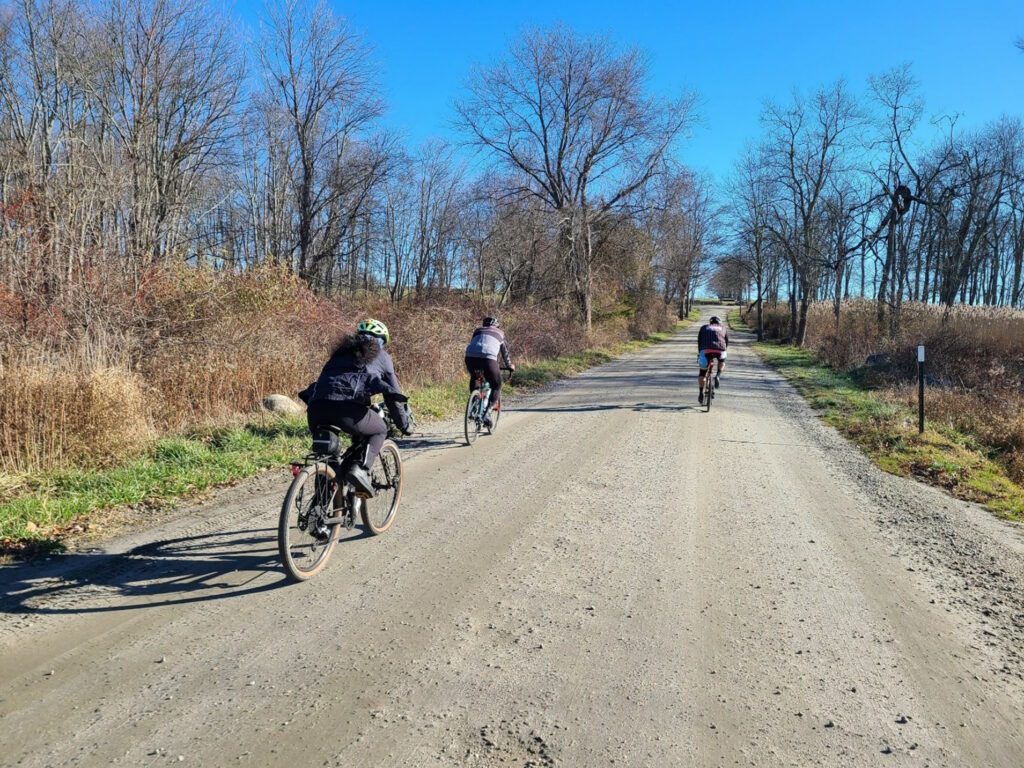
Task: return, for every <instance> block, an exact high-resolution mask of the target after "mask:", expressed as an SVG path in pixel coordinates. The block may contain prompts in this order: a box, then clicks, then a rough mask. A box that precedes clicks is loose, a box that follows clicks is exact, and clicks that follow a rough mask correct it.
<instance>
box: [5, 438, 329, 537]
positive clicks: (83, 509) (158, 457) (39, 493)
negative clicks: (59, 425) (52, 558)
mask: <svg viewBox="0 0 1024 768" xmlns="http://www.w3.org/2000/svg"><path fill="white" fill-rule="evenodd" d="M308 441H309V431H308V430H307V428H306V421H305V418H293V419H287V420H278V421H272V422H269V423H266V424H248V425H245V426H240V427H226V428H219V429H211V430H208V431H204V432H197V433H194V434H191V435H183V436H177V437H166V438H162V439H160V440H158V441H157V442H156V443H155V444H154V445H153V447H152V448H151V449H150V450H149V451H148V452H147V453H146V454H145V455H144V456H140V457H138V458H136V459H134V460H132V461H130V462H128V463H126V464H123V465H120V466H117V467H112V468H108V469H87V468H78V469H63V470H54V471H50V472H42V473H38V474H35V475H26V476H23V477H22V478H21V482H20V484H19V486H18V487H17V489H16V490H14V491H13V493H10V494H8V495H6V496H5V497H0V544H2V545H3V548H4V549H14V548H21V547H26V546H27V547H29V548H32V547H33V546H39V545H43V546H44V548H45V542H46V541H47V540H52V539H59V538H61V537H62V536H65V535H67V534H68V533H73V532H78V529H82V528H87V527H88V526H89V525H90V524H91V523H90V520H89V519H90V517H92V516H94V515H95V513H97V512H100V511H102V510H108V509H111V508H115V507H120V506H127V505H148V506H151V507H160V506H164V505H166V504H169V503H173V501H174V500H175V499H178V498H181V497H188V496H191V495H194V494H196V493H198V492H201V491H203V490H206V489H208V488H210V487H212V486H215V485H221V484H224V483H228V482H231V481H234V480H238V479H240V478H244V477H249V476H251V475H254V474H256V473H257V472H260V471H261V470H264V469H267V468H269V467H275V466H282V465H283V464H286V463H287V462H288V461H289V460H290V459H292V458H294V457H295V456H296V455H300V454H301V453H302V452H303V451H304V449H305V447H306V444H307V442H308Z"/></svg>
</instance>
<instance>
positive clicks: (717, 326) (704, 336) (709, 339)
mask: <svg viewBox="0 0 1024 768" xmlns="http://www.w3.org/2000/svg"><path fill="white" fill-rule="evenodd" d="M728 348H729V332H728V331H727V330H725V328H723V327H722V321H721V320H719V319H718V318H717V317H712V318H711V321H710V322H709V323H708V324H707V325H704V326H701V329H700V331H698V332H697V352H698V354H697V364H698V365H699V366H700V373H699V374H697V390H698V391H697V402H698V403H703V402H704V380H705V378H706V376H707V374H709V373H710V370H709V369H710V368H711V365H712V364H713V363H714V362H715V360H718V372H717V373H715V389H718V384H719V381H718V379H719V377H720V376H721V375H722V369H723V368H725V356H726V350H727V349H728Z"/></svg>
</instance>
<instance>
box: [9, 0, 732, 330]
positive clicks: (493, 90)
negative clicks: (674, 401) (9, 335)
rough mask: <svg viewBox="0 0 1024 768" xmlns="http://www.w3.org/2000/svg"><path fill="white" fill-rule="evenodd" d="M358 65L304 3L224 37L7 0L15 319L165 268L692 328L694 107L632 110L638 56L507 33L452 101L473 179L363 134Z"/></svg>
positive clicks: (449, 151) (372, 130) (701, 207)
mask: <svg viewBox="0 0 1024 768" xmlns="http://www.w3.org/2000/svg"><path fill="white" fill-rule="evenodd" d="M377 68H378V64H377V62H376V60H375V59H374V57H373V56H372V54H371V51H370V49H369V46H368V45H367V43H366V41H365V40H364V39H363V37H362V36H361V35H360V34H359V33H358V32H357V31H356V30H354V29H352V27H351V26H350V25H349V24H348V23H347V22H346V21H345V20H344V19H343V18H341V17H339V16H337V15H335V14H334V13H333V12H332V11H331V10H330V9H329V8H328V7H327V6H326V5H325V4H323V3H321V4H319V5H316V6H312V5H307V4H304V3H301V2H297V1H296V0H282V2H280V3H278V4H277V5H272V6H271V7H270V9H269V10H268V11H267V12H266V14H265V17H264V18H263V19H262V20H261V23H260V28H259V31H258V33H255V34H254V35H251V36H249V37H246V34H245V31H244V30H243V28H242V27H241V25H240V24H238V23H237V22H235V21H233V20H232V19H231V18H229V17H226V16H223V15H220V14H218V13H217V12H216V11H215V10H214V8H213V7H212V6H211V5H209V4H207V3H206V2H205V0H105V2H102V3H99V2H93V1H92V0H6V2H4V4H3V5H2V6H0V281H2V283H3V285H4V286H6V289H7V291H8V292H9V293H11V294H13V295H15V296H17V297H18V298H19V300H20V301H21V302H22V308H23V309H24V311H25V312H28V311H29V310H30V309H31V306H30V305H33V304H38V303H40V302H42V303H46V302H59V301H66V300H67V299H68V297H69V296H71V295H73V294H74V295H79V296H81V295H82V290H81V287H82V286H83V285H95V284H97V283H100V284H102V285H104V286H106V285H109V284H110V283H111V282H112V281H115V282H119V283H120V284H122V285H125V286H135V287H138V286H139V285H141V284H143V283H144V282H145V281H146V279H147V276H148V275H149V274H151V273H152V270H154V269H156V268H160V267H162V266H164V265H166V264H169V263H186V264H193V265H197V266H203V267H206V268H213V269H217V270H224V271H225V272H241V271H244V270H249V269H254V268H260V267H263V266H266V265H273V266H276V267H278V268H282V269H288V270H291V271H292V272H294V274H295V275H297V276H298V277H300V278H301V279H302V280H304V281H305V282H306V283H307V284H308V285H310V286H311V287H312V288H313V289H315V290H316V291H318V292H321V293H324V294H328V295H336V296H340V295H351V294H354V293H357V292H361V291H362V292H375V293H380V294H386V295H387V296H388V297H389V298H390V300H392V301H395V302H398V301H402V300H404V299H406V298H408V297H410V296H414V297H423V296H429V295H432V294H436V293H445V292H450V291H469V292H479V293H481V294H485V295H487V296H489V297H494V298H495V299H496V300H497V301H498V302H509V301H532V302H549V303H552V304H553V305H554V306H557V307H560V308H562V309H563V310H564V311H565V312H567V313H571V314H573V315H575V317H577V318H578V319H579V321H580V322H581V323H582V324H583V325H585V326H586V327H589V326H590V324H591V322H592V318H593V313H594V300H595V295H596V293H597V292H600V291H601V290H603V289H604V288H605V287H608V286H611V287H612V288H614V290H615V291H616V292H618V293H619V294H621V295H624V296H625V297H626V299H627V300H631V301H635V302H640V301H641V300H645V299H646V298H650V297H652V296H653V297H656V298H658V299H659V300H661V301H663V302H665V303H666V304H668V305H669V306H672V307H675V308H677V309H678V311H679V312H680V313H681V314H685V313H686V312H687V311H688V310H689V305H690V302H691V301H692V299H693V297H694V294H695V291H696V290H697V287H698V286H699V285H700V284H701V283H702V282H703V281H704V280H705V278H706V276H707V271H708V269H709V265H710V259H711V257H712V256H713V254H714V253H715V249H716V247H717V243H718V238H719V234H718V232H719V227H718V224H717V222H718V221H719V218H720V215H721V212H720V211H719V210H718V208H717V207H716V206H715V205H714V203H713V194H712V190H711V187H710V184H709V182H708V181H707V180H706V179H705V178H703V177H701V176H700V175H698V174H695V173H693V172H692V171H690V170H689V169H687V168H686V167H684V166H683V165H681V164H680V163H679V162H678V161H677V160H676V155H677V149H678V147H679V144H680V142H681V141H682V140H684V139H685V137H686V135H687V132H688V130H689V128H690V126H691V123H692V121H693V118H694V102H693V97H692V95H690V94H682V95H680V96H679V97H678V98H675V99H667V98H662V97H660V96H656V95H653V94H652V93H651V92H650V89H649V79H650V78H649V67H648V64H647V61H646V59H645V57H644V55H643V54H642V52H640V51H638V50H637V49H634V48H629V47H620V46H618V45H616V44H614V43H612V42H611V41H609V40H607V39H604V38H598V37H585V36H580V35H578V34H576V33H574V32H572V31H571V30H569V29H566V28H563V27H558V28H553V29H548V30H537V31H528V32H526V33H524V34H523V35H522V36H521V37H520V38H519V39H518V40H517V41H516V42H515V43H513V45H512V46H511V48H510V49H509V51H508V52H507V54H506V55H505V56H504V57H503V58H501V59H500V60H499V61H498V62H496V63H492V64H488V65H481V66H479V67H477V68H475V69H474V70H473V71H472V72H470V73H469V74H468V77H467V84H466V87H465V89H464V91H463V93H462V94H461V96H460V97H459V98H458V100H457V103H456V105H455V108H454V110H453V116H454V119H455V121H456V122H457V124H458V126H459V129H460V131H461V136H462V137H463V140H464V142H465V144H466V145H468V146H470V147H472V148H474V149H475V150H477V154H476V155H475V159H474V161H472V162H470V163H467V161H466V160H465V159H464V158H465V156H466V153H465V152H464V151H461V149H462V148H461V147H459V146H457V145H454V144H452V143H450V142H447V141H444V140H442V139H434V140H430V141H427V142H425V143H423V144H422V145H420V146H416V147H410V146H407V145H406V143H405V142H404V141H403V140H402V137H401V136H400V135H398V134H396V133H394V132H393V131H389V130H388V129H387V128H385V126H384V122H383V120H382V116H383V115H384V113H385V110H386V105H385V103H384V101H383V99H382V97H381V88H380V85H379V83H378V80H377V74H378V72H377ZM76 291H77V292H78V293H77V294H76ZM86 298H88V296H87V297H86Z"/></svg>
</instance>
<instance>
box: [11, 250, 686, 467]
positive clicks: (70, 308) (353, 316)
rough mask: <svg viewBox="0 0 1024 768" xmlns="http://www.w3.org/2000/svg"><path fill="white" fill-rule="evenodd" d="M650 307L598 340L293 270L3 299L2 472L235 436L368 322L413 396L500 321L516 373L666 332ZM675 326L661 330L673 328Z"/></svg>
mask: <svg viewBox="0 0 1024 768" xmlns="http://www.w3.org/2000/svg"><path fill="white" fill-rule="evenodd" d="M658 304H659V305H660V315H659V306H656V305H655V304H653V303H651V304H650V306H648V305H646V304H645V305H644V306H643V307H640V308H637V313H639V314H637V313H634V312H633V311H632V310H630V308H629V307H627V308H626V310H627V314H628V316H627V314H622V315H621V316H618V315H617V316H615V317H613V318H611V319H610V320H609V321H608V322H606V323H603V324H597V325H595V328H594V330H593V332H592V333H591V335H590V336H589V337H588V336H587V334H585V333H584V332H583V330H582V328H581V327H580V325H579V324H578V323H577V322H575V321H574V320H571V319H565V318H563V317H561V316H559V315H558V314H557V312H555V311H552V310H550V309H548V308H545V307H540V306H512V307H501V308H498V309H496V308H495V306H494V303H493V302H487V301H485V300H483V299H481V298H480V297H476V296H468V295H464V294H457V293H453V294H450V295H447V296H443V297H437V296H434V297H431V298H424V299H423V300H422V301H407V302H405V303H403V304H401V305H399V306H395V305H393V304H391V303H389V302H388V301H387V299H386V297H384V296H383V295H374V294H366V295H362V296H360V297H358V298H350V297H344V298H341V299H337V298H327V297H322V296H317V295H315V294H313V293H312V292H310V291H309V290H308V289H307V288H306V286H305V285H304V284H303V283H302V282H301V281H299V280H298V279H296V278H295V277H294V276H293V275H292V274H290V273H289V272H287V271H285V270H281V269H275V268H266V269H256V270H251V271H248V272H246V273H244V274H238V275H232V274H225V273H223V272H217V271H214V270H212V269H202V268H199V269H196V268H191V267H178V268H172V269H165V270H153V271H150V272H147V273H145V274H143V275H141V276H140V278H139V279H138V281H137V283H136V284H134V285H129V284H127V283H126V282H125V281H123V280H121V279H119V278H117V277H116V276H115V275H106V274H100V273H93V274H90V275H86V276H83V278H82V282H81V284H75V285H70V286H68V287H67V288H66V290H65V292H64V293H63V294H62V295H61V296H58V297H51V298H49V299H47V300H45V301H44V300H43V299H42V298H39V297H35V298H34V299H33V300H32V301H29V302H25V301H22V299H21V298H20V297H19V296H17V295H16V294H14V293H13V292H11V291H10V290H7V289H4V290H0V469H2V470H3V471H5V472H9V473H10V472H19V471H24V470H38V469H46V468H50V467H57V466H62V465H68V464H93V465H102V464H108V463H111V462H115V461H117V460H119V459H121V458H123V457H126V456H129V455H132V454H138V453H139V452H142V451H144V450H145V449H146V448H147V446H148V445H150V444H151V442H152V441H153V439H154V438H155V437H156V436H157V435H160V434H170V433H175V432H182V431H187V430H189V429H193V428H197V427H203V426H209V425H214V424H219V423H226V422H230V421H233V420H236V419H238V418H239V417H240V416H241V415H244V414H252V413H253V412H255V411H257V410H258V409H259V408H260V403H261V401H262V399H263V397H264V396H265V395H267V394H271V393H274V392H279V393H283V394H287V395H290V396H292V397H294V396H296V393H297V392H298V391H299V390H301V389H302V388H303V387H305V386H306V385H307V384H308V383H309V382H310V381H312V380H313V379H314V378H315V377H316V375H317V374H318V373H319V371H320V369H321V367H322V366H323V364H324V362H325V361H326V359H327V356H328V354H329V352H330V350H331V349H332V348H333V345H334V344H335V343H336V342H337V340H338V338H339V337H340V336H341V335H342V334H344V333H350V332H352V331H353V330H354V328H355V325H356V324H357V323H358V321H359V320H360V319H362V318H364V317H367V316H372V317H377V318H379V319H380V320H382V321H384V322H385V323H386V324H387V325H388V327H389V329H390V331H391V335H392V344H391V352H392V354H393V356H394V358H395V362H396V369H397V373H398V376H399V380H400V381H401V382H402V385H403V386H404V387H416V386H419V385H422V384H426V383H428V382H451V381H457V380H461V378H462V377H463V376H464V375H465V373H464V365H463V358H464V351H465V346H466V344H467V342H468V340H469V337H470V333H471V331H472V330H473V329H474V328H475V327H476V326H477V325H478V324H479V323H480V321H481V319H482V318H483V317H484V316H485V315H488V314H494V313H497V314H498V315H500V316H501V319H502V326H503V327H504V329H505V330H506V333H507V335H508V339H509V344H510V347H511V350H512V355H513V359H514V360H515V361H516V362H517V363H530V362H533V361H538V360H541V359H544V358H550V357H556V356H559V355H566V354H572V353H576V352H579V351H580V350H582V349H584V348H585V347H587V346H595V345H596V346H611V345H613V344H616V343H619V342H621V341H625V340H627V339H629V338H631V337H632V336H634V335H646V334H647V333H648V332H649V330H648V329H657V328H658V327H659V325H661V324H663V323H665V322H666V321H667V314H666V312H665V307H664V304H663V303H662V302H660V300H659V301H658ZM661 327H663V325H662V326H661Z"/></svg>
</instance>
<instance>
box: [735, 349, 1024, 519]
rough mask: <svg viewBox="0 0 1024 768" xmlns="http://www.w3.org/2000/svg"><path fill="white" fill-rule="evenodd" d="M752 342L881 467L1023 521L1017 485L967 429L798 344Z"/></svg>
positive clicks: (1022, 491) (1022, 492) (1023, 497)
mask: <svg viewBox="0 0 1024 768" xmlns="http://www.w3.org/2000/svg"><path fill="white" fill-rule="evenodd" d="M753 346H754V349H755V350H757V352H758V354H760V355H761V357H762V358H763V359H764V360H765V362H767V363H768V364H769V365H771V366H772V367H773V368H775V369H776V370H778V371H779V372H780V373H782V375H783V376H785V377H786V379H788V380H789V382H790V383H791V384H793V385H794V386H795V387H796V389H797V390H798V391H799V392H800V394H802V395H803V396H804V398H805V399H806V400H807V401H808V403H810V405H811V407H812V408H814V409H815V410H816V411H818V412H819V414H820V416H821V418H822V419H824V420H825V421H826V422H827V423H828V424H831V425H832V426H834V427H835V428H836V429H838V430H839V431H840V432H841V433H843V434H844V435H845V436H846V437H848V438H849V439H850V440H851V441H853V442H854V443H855V444H856V445H857V446H858V447H859V448H861V450H863V451H864V452H865V453H866V454H867V455H868V456H869V457H870V458H871V460H872V461H873V462H874V463H875V464H876V465H878V467H880V468H881V469H883V470H885V471H886V472H889V473H891V474H894V475H900V476H902V477H915V478H917V479H919V480H921V481H923V482H926V483H928V484H930V485H936V486H939V487H941V488H944V489H945V490H946V491H947V492H948V493H950V494H951V495H952V496H955V497H956V498H958V499H965V500H967V501H973V502H977V503H979V504H983V505H984V506H985V507H987V508H988V509H989V510H991V511H992V512H995V513H996V514H998V515H1000V516H1002V517H1005V518H1008V519H1012V520H1018V521H1024V488H1021V487H1020V486H1019V485H1016V484H1015V483H1013V482H1012V481H1011V480H1010V479H1009V478H1008V477H1007V475H1006V473H1005V472H1004V471H1003V469H1002V468H1001V467H1000V466H999V464H998V463H996V462H995V461H993V460H992V459H991V458H990V456H989V455H988V454H987V453H986V450H985V448H984V446H981V445H979V444H978V442H977V441H976V440H974V439H973V438H971V437H970V436H967V435H964V434H961V433H959V432H957V431H955V430H953V429H950V428H935V427H934V425H932V426H930V425H928V423H927V421H926V423H925V427H926V428H925V432H924V434H918V431H917V413H916V411H914V410H913V409H911V408H909V407H908V406H907V405H906V403H905V402H902V401H901V400H900V398H899V397H898V396H897V395H895V394H894V393H889V392H886V391H884V390H871V389H867V388H865V387H864V386H862V385H861V384H860V383H859V382H858V381H857V380H856V378H855V377H853V376H850V375H847V374H843V373H838V372H836V371H835V370H833V369H831V368H829V367H828V366H826V365H823V364H821V363H820V362H818V361H817V360H816V359H815V357H814V355H813V354H812V353H811V352H809V351H807V350H804V349H797V348H795V347H790V346H780V345H778V344H771V343H768V342H760V343H755V344H754V345H753Z"/></svg>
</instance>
